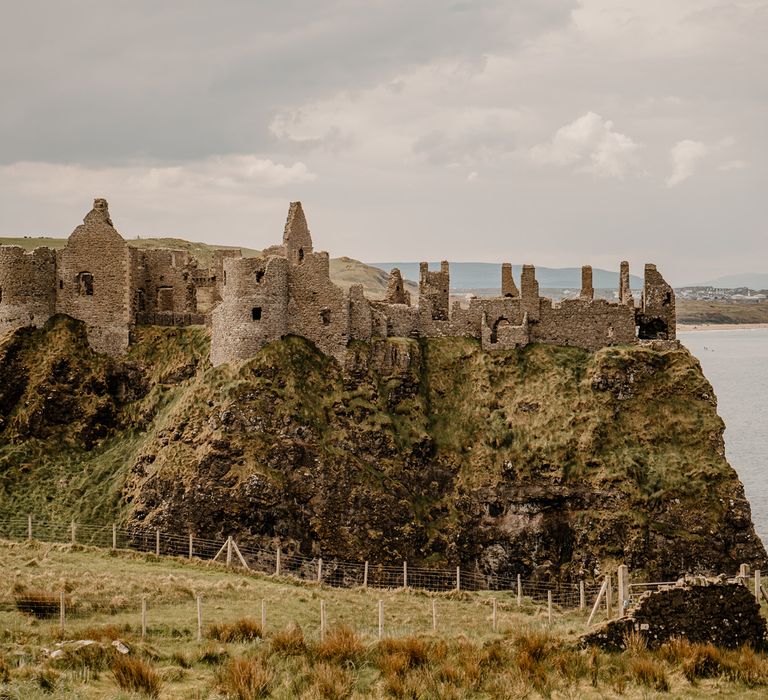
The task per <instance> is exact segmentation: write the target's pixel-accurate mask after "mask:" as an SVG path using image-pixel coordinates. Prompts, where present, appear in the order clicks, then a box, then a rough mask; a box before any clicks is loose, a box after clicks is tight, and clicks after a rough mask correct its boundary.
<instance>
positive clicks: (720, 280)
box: [684, 272, 768, 289]
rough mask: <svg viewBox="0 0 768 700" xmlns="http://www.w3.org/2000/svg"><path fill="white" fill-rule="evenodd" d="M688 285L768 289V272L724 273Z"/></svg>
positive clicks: (687, 285)
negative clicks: (720, 275)
mask: <svg viewBox="0 0 768 700" xmlns="http://www.w3.org/2000/svg"><path fill="white" fill-rule="evenodd" d="M684 286H686V287H722V288H724V289H736V288H737V287H748V288H749V289H768V272H744V273H742V274H737V275H723V276H722V277H717V278H715V279H713V280H709V281H708V282H696V283H695V284H686V285H684Z"/></svg>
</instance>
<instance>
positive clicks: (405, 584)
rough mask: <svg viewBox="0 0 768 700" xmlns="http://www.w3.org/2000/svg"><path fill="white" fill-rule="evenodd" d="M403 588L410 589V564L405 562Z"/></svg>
mask: <svg viewBox="0 0 768 700" xmlns="http://www.w3.org/2000/svg"><path fill="white" fill-rule="evenodd" d="M403 588H408V562H407V561H403Z"/></svg>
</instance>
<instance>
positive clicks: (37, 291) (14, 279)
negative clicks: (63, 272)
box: [0, 246, 56, 335]
mask: <svg viewBox="0 0 768 700" xmlns="http://www.w3.org/2000/svg"><path fill="white" fill-rule="evenodd" d="M55 290H56V254H55V253H54V251H53V250H51V249H50V248H35V249H34V250H33V251H31V252H26V251H25V250H24V249H23V248H21V247H19V246H0V335H3V334H4V333H6V332H7V331H11V330H14V329H16V328H20V327H22V326H30V325H32V326H38V327H39V326H42V325H43V324H44V323H45V322H46V321H47V320H48V319H49V318H50V317H51V316H52V315H53V314H54V313H55V309H56V292H55Z"/></svg>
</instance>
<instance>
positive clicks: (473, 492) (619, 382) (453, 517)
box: [0, 317, 766, 580]
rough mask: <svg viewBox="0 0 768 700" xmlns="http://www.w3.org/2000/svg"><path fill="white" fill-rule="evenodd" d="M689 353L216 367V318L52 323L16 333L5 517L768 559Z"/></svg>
mask: <svg viewBox="0 0 768 700" xmlns="http://www.w3.org/2000/svg"><path fill="white" fill-rule="evenodd" d="M723 428H724V426H723V423H722V421H721V419H720V418H719V417H718V415H717V411H716V399H715V396H714V394H713V391H712V388H711V386H710V385H709V383H708V382H707V380H706V379H705V378H704V376H703V375H702V372H701V368H700V366H699V363H698V361H697V360H696V359H695V358H694V357H692V356H691V355H690V354H689V353H688V352H687V351H686V350H685V349H678V350H667V351H655V350H651V349H648V348H645V347H639V346H631V347H630V346H627V347H615V348H604V349H602V350H599V351H597V352H594V353H590V352H587V351H584V350H580V349H577V348H567V347H558V346H550V345H537V344H535V345H530V346H528V347H525V348H523V349H518V350H507V351H497V352H494V353H485V352H483V351H482V350H481V348H480V343H479V342H478V341H475V340H470V339H456V338H444V339H440V338H432V339H424V340H420V341H417V340H408V339H388V340H378V341H372V342H370V343H362V342H360V343H356V344H353V345H352V351H351V352H350V354H349V358H348V360H347V362H346V366H345V367H342V366H340V365H339V364H338V362H337V361H336V360H334V359H332V358H329V357H327V356H325V355H323V354H322V353H320V352H319V351H318V350H317V349H316V348H315V347H314V346H313V345H311V344H310V343H309V342H308V341H306V340H303V339H301V338H296V337H287V338H284V339H282V340H279V341H276V342H273V343H271V344H269V345H268V346H267V347H265V348H264V349H263V350H262V351H261V352H260V353H259V354H258V355H257V356H256V357H255V358H253V359H252V360H250V361H247V362H244V363H241V364H239V365H236V366H233V365H222V366H220V367H217V368H212V367H210V365H209V362H208V338H207V335H206V331H205V330H204V329H202V328H199V327H191V328H157V327H145V328H139V329H137V331H136V343H135V344H133V345H132V346H131V348H130V350H129V353H128V354H127V355H126V356H125V357H123V358H118V359H115V358H107V357H104V356H100V355H96V354H94V353H93V352H92V351H91V350H90V349H89V347H88V344H87V341H86V338H85V333H84V329H83V327H82V325H81V324H79V323H78V322H75V321H72V320H71V319H68V318H65V317H55V318H54V319H52V320H51V322H49V323H48V325H47V326H46V327H45V328H43V329H39V330H34V329H25V330H20V331H17V332H15V333H13V334H11V335H8V336H6V337H5V338H3V339H2V340H0V517H2V518H6V517H12V516H16V517H18V516H19V515H24V514H26V513H27V512H34V513H36V514H37V517H38V518H39V517H43V516H47V517H52V518H59V519H64V518H70V517H74V518H76V519H78V520H79V521H80V522H89V521H91V522H100V523H101V522H105V521H109V519H112V518H116V519H118V520H120V521H123V522H130V521H141V522H145V523H148V524H152V525H157V526H160V527H162V528H164V529H166V530H171V531H178V532H179V533H184V532H186V531H187V529H189V528H191V529H192V530H193V531H195V532H197V533H199V534H200V535H203V536H208V537H212V536H215V535H227V534H235V535H236V536H237V537H238V539H239V540H241V541H243V542H245V543H248V544H259V545H262V546H273V545H276V544H277V543H280V544H281V546H282V547H283V549H284V551H292V550H293V551H301V552H302V553H305V554H322V556H323V557H326V558H332V557H338V558H344V559H353V560H360V559H370V560H371V561H376V562H384V563H387V562H389V563H396V562H399V561H401V560H402V559H404V558H407V559H408V560H409V562H412V563H413V564H422V565H455V564H457V563H461V564H462V566H464V567H465V568H468V569H471V570H476V571H482V572H487V573H500V574H514V573H518V572H520V573H524V574H525V575H526V576H533V577H538V578H541V579H549V578H561V579H570V580H575V579H577V578H579V577H581V576H584V577H586V578H587V579H590V578H592V577H593V576H599V575H600V572H601V570H602V568H603V566H604V565H606V564H610V563H613V562H615V561H619V560H624V561H625V562H626V563H627V564H628V565H629V566H630V568H631V569H632V570H633V571H637V570H643V571H644V572H645V573H646V574H647V575H648V576H650V577H652V578H654V579H656V580H658V579H669V578H673V577H677V576H679V575H682V574H684V573H687V572H696V573H720V572H733V571H735V570H736V569H737V568H738V565H739V564H740V563H742V562H746V563H749V564H751V565H753V566H755V567H758V568H763V569H765V568H766V566H765V564H766V554H765V550H764V548H763V546H762V544H761V543H760V542H759V540H758V538H757V537H756V535H755V532H754V529H753V526H752V522H751V516H750V509H749V504H748V502H747V501H746V500H745V497H744V491H743V487H742V485H741V483H740V482H739V480H738V477H737V476H736V474H735V472H734V471H733V469H732V468H731V467H730V466H729V465H728V463H727V462H726V460H725V457H724V449H723Z"/></svg>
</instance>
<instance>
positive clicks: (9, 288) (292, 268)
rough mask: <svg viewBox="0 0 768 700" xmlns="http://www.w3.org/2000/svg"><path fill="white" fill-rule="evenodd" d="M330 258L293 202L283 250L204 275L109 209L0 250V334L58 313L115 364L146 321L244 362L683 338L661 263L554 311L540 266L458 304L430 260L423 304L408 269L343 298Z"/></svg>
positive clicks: (222, 357) (233, 261)
mask: <svg viewBox="0 0 768 700" xmlns="http://www.w3.org/2000/svg"><path fill="white" fill-rule="evenodd" d="M329 262H330V261H329V258H328V253H325V252H315V250H314V248H313V244H312V237H311V235H310V231H309V226H308V225H307V220H306V217H305V215H304V211H303V209H302V206H301V203H300V202H292V203H291V205H290V207H289V210H288V218H287V221H286V224H285V229H284V231H283V240H282V243H280V244H278V245H275V246H272V247H270V248H267V249H265V250H264V251H263V252H262V253H261V255H260V256H259V257H255V258H243V257H242V256H241V255H240V253H239V251H232V250H221V251H216V255H215V257H214V261H213V264H212V267H211V268H210V269H209V268H201V267H199V265H198V262H197V261H196V260H195V259H194V258H192V257H191V256H190V255H189V253H187V252H185V251H178V250H157V249H137V248H132V247H130V246H129V245H128V244H127V242H126V241H125V240H124V239H123V238H122V237H121V236H120V234H119V233H118V232H117V230H116V229H115V227H114V226H113V224H112V220H111V218H110V215H109V209H108V206H107V202H106V200H103V199H97V200H95V202H94V207H93V209H92V210H91V211H90V212H89V213H88V215H87V216H86V217H85V220H84V222H83V224H82V225H81V226H78V227H77V228H76V229H75V231H74V232H73V233H72V235H71V236H70V237H69V240H68V242H67V245H66V247H65V248H64V249H63V250H60V251H58V252H57V253H54V251H52V250H50V249H48V248H38V249H36V250H34V251H32V252H31V253H25V252H24V251H23V250H22V249H21V248H18V247H15V246H0V333H4V332H6V331H8V330H11V329H13V328H17V327H20V326H26V325H36V326H40V325H42V324H43V323H45V321H46V320H47V319H48V318H49V317H50V316H52V315H53V314H54V313H64V314H68V315H70V316H72V317H74V318H77V319H80V320H82V321H83V322H84V323H85V324H86V327H87V329H88V337H89V340H90V343H91V345H92V346H93V348H94V349H95V350H97V351H99V352H105V353H108V354H113V355H114V354H119V353H122V352H125V350H126V349H127V348H128V345H129V342H130V337H131V330H132V328H133V327H134V326H135V325H141V324H161V325H169V324H174V325H177V324H181V325H183V324H189V323H209V324H210V326H211V362H212V363H213V364H214V365H219V364H222V363H226V362H236V361H240V360H245V359H248V358H250V357H252V356H253V355H254V354H256V353H257V352H258V351H259V350H260V349H261V348H262V347H264V345H266V344H267V343H269V342H271V341H273V340H276V339H278V338H281V337H283V336H285V335H299V336H302V337H305V338H307V339H309V340H311V341H312V342H313V343H314V344H315V345H316V346H317V347H318V348H319V349H320V350H321V351H322V352H324V353H326V354H327V355H330V356H333V357H335V358H336V359H337V360H339V361H340V362H343V361H344V359H345V357H346V352H347V346H348V344H349V343H350V341H354V340H370V339H372V338H385V337H408V338H419V337H452V336H453V337H468V338H476V339H477V340H479V341H480V343H481V344H482V347H483V348H484V349H485V350H488V351H493V350H508V349H514V348H519V347H523V346H525V345H527V344H528V343H550V344H557V345H572V346H575V347H581V348H585V349H587V350H597V349H599V348H601V347H605V346H608V345H620V344H636V343H639V342H646V341H648V342H651V341H652V342H654V343H656V344H658V343H659V342H668V341H674V340H675V297H674V291H673V289H672V288H671V287H670V286H669V285H668V284H667V283H666V282H665V280H664V278H663V277H662V276H661V274H660V273H659V272H658V271H657V269H656V266H655V265H646V267H645V284H644V289H643V294H642V297H641V299H640V302H639V304H636V303H635V300H634V298H633V296H632V293H631V291H630V288H629V265H628V264H627V263H626V262H622V263H621V270H620V284H619V300H618V302H610V301H606V300H604V299H595V298H594V289H593V287H592V268H591V267H589V266H585V267H584V268H582V285H581V293H580V295H579V297H578V298H576V299H568V300H564V301H562V302H554V301H552V300H551V299H548V298H546V297H542V296H541V295H540V293H539V284H538V282H537V281H536V269H535V268H534V267H533V265H524V266H523V269H522V274H521V277H520V288H519V290H518V287H517V285H516V284H515V281H514V279H513V277H512V267H511V265H510V264H509V263H504V264H503V265H502V267H501V289H500V295H499V296H498V297H493V298H483V299H479V298H471V299H470V300H469V302H468V304H467V305H466V306H462V304H460V303H459V302H454V303H453V305H452V307H451V303H450V267H449V264H448V262H446V261H443V262H442V263H440V269H439V270H430V269H429V265H428V264H427V263H421V267H420V280H419V300H418V304H416V305H414V304H412V300H411V297H410V294H409V293H408V292H407V291H406V289H405V286H404V284H403V279H402V276H401V274H400V271H399V270H397V269H394V270H392V272H391V273H390V278H389V283H388V286H387V292H386V295H385V297H384V299H383V300H381V301H373V300H369V299H367V298H366V297H365V295H364V294H363V287H362V285H353V286H352V287H350V289H349V290H343V289H342V288H341V287H339V286H337V285H335V284H334V283H333V282H332V281H331V278H330V272H329Z"/></svg>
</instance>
